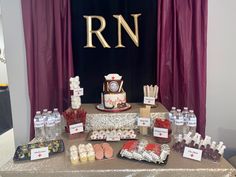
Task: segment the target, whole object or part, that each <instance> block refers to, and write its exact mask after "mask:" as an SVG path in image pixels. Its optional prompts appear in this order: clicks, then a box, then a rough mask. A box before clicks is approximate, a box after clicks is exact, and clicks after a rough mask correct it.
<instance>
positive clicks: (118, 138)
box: [106, 135, 120, 141]
mask: <svg viewBox="0 0 236 177" xmlns="http://www.w3.org/2000/svg"><path fill="white" fill-rule="evenodd" d="M106 141H120V136H111V135H107V137H106Z"/></svg>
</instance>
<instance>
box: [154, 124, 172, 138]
mask: <svg viewBox="0 0 236 177" xmlns="http://www.w3.org/2000/svg"><path fill="white" fill-rule="evenodd" d="M153 136H155V137H158V138H168V129H167V128H158V127H154V128H153Z"/></svg>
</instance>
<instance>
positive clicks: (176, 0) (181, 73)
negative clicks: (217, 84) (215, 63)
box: [157, 0, 208, 135]
mask: <svg viewBox="0 0 236 177" xmlns="http://www.w3.org/2000/svg"><path fill="white" fill-rule="evenodd" d="M207 3H208V2H207V0H158V25H157V26H158V37H157V39H158V55H157V56H158V65H157V66H158V76H157V78H158V84H159V86H160V99H161V102H162V103H163V104H164V105H165V106H166V107H167V108H168V109H170V108H171V106H177V107H179V108H182V107H183V106H188V107H189V108H190V109H194V111H195V114H196V115H197V118H198V125H197V130H198V132H199V133H201V134H202V135H205V123H206V46H207Z"/></svg>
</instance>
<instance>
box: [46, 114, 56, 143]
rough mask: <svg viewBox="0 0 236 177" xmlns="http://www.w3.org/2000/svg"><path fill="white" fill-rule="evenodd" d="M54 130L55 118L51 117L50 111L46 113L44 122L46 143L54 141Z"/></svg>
mask: <svg viewBox="0 0 236 177" xmlns="http://www.w3.org/2000/svg"><path fill="white" fill-rule="evenodd" d="M55 130H56V128H55V118H54V116H53V115H52V111H48V113H47V118H46V122H45V133H46V139H47V140H48V141H50V140H55V139H56V131H55Z"/></svg>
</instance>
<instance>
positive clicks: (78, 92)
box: [74, 88, 84, 96]
mask: <svg viewBox="0 0 236 177" xmlns="http://www.w3.org/2000/svg"><path fill="white" fill-rule="evenodd" d="M83 95H84V88H78V89H76V90H74V96H83Z"/></svg>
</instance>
